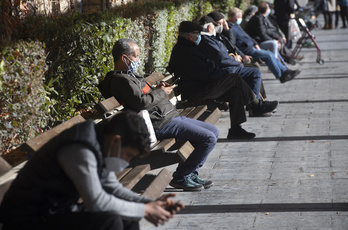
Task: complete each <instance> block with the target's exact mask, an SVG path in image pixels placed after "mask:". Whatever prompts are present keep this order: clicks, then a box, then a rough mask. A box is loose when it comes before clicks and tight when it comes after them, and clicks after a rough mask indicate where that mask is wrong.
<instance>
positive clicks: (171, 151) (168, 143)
mask: <svg viewBox="0 0 348 230" xmlns="http://www.w3.org/2000/svg"><path fill="white" fill-rule="evenodd" d="M146 80H147V81H148V82H149V83H150V84H151V85H157V84H158V82H160V81H165V82H168V83H170V84H171V83H172V82H173V81H174V79H173V76H172V75H167V76H165V75H163V74H162V73H159V72H158V73H154V74H151V75H149V76H148V77H146ZM169 98H170V101H171V102H172V103H173V104H174V105H177V104H178V102H179V101H180V99H181V98H180V94H179V93H178V91H176V90H175V91H173V92H172V94H171V95H169ZM96 109H97V111H99V113H101V114H103V116H104V117H105V119H108V118H109V117H112V116H113V115H115V114H116V113H117V112H119V111H121V110H122V109H123V106H122V105H121V104H120V103H119V102H118V101H117V100H116V99H115V98H114V97H110V98H107V99H106V100H103V101H100V102H99V103H98V105H97V106H96ZM178 111H179V112H180V115H181V116H186V117H189V118H192V119H199V120H202V121H205V122H208V123H211V124H215V123H216V121H217V120H218V119H219V118H220V116H221V111H220V110H219V108H218V107H217V106H215V107H213V109H210V110H208V105H204V104H200V105H196V106H194V105H190V106H189V107H183V106H182V104H181V106H180V108H179V109H178ZM193 150H194V147H193V146H192V144H191V143H190V142H189V141H186V142H184V143H182V142H180V141H176V140H175V138H169V139H165V140H162V141H158V142H157V143H156V144H155V145H154V146H153V147H152V150H151V154H150V155H149V157H146V158H142V159H140V158H137V159H133V160H132V161H131V166H136V165H140V164H150V166H151V169H157V168H162V167H165V166H168V165H171V164H175V163H180V162H183V161H185V160H186V159H187V158H188V157H189V156H190V154H191V153H192V152H193Z"/></svg>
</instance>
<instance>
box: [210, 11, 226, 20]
mask: <svg viewBox="0 0 348 230" xmlns="http://www.w3.org/2000/svg"><path fill="white" fill-rule="evenodd" d="M208 16H209V17H211V18H212V19H213V20H214V21H219V20H220V19H222V18H225V16H224V15H223V14H222V13H220V12H219V11H213V12H211V13H209V14H208Z"/></svg>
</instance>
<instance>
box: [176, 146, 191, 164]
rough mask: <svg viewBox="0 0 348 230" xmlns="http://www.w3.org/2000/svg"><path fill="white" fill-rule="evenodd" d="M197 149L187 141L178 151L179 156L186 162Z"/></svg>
mask: <svg viewBox="0 0 348 230" xmlns="http://www.w3.org/2000/svg"><path fill="white" fill-rule="evenodd" d="M194 149H195V148H194V147H193V146H192V144H191V143H190V142H189V141H186V142H185V143H184V144H183V145H182V146H181V147H180V148H179V149H178V151H177V154H178V156H179V157H180V159H181V160H182V161H183V162H184V161H186V159H187V158H188V157H189V156H190V155H191V153H192V152H193V150H194Z"/></svg>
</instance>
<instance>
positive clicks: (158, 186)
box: [0, 115, 172, 229]
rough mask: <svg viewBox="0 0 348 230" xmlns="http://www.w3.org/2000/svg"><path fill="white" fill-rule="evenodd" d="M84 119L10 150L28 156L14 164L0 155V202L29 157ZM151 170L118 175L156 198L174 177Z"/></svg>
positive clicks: (137, 169)
mask: <svg viewBox="0 0 348 230" xmlns="http://www.w3.org/2000/svg"><path fill="white" fill-rule="evenodd" d="M84 121H85V119H84V118H83V117H82V116H81V115H78V116H76V117H73V118H71V119H69V120H67V121H65V122H64V123H62V124H60V125H58V126H56V127H54V128H52V129H50V130H48V131H46V132H44V133H41V134H39V135H38V136H36V137H35V138H33V139H30V140H28V141H27V142H26V143H24V144H22V145H21V146H19V147H18V148H16V149H15V150H13V151H11V152H10V153H11V154H14V153H15V154H16V153H17V154H21V155H23V156H25V155H26V156H27V157H20V159H19V160H18V159H17V160H16V162H13V165H11V164H9V163H8V162H7V161H6V160H5V159H4V158H3V157H0V204H1V202H2V199H3V197H4V194H5V193H6V191H7V190H8V189H9V187H10V185H11V183H12V181H13V180H14V179H15V178H16V176H17V173H18V171H19V170H20V169H21V168H22V167H23V166H24V165H25V163H26V162H27V159H28V158H30V156H32V154H35V152H36V151H37V150H39V149H40V148H41V147H42V146H43V145H44V144H46V143H47V142H48V141H49V140H51V139H52V138H54V137H55V136H57V135H58V134H60V133H61V132H63V131H64V130H66V129H68V128H70V127H72V126H73V125H75V124H78V123H80V122H84ZM5 157H6V155H5ZM149 171H150V165H139V166H137V167H134V168H127V169H126V170H124V171H123V172H121V173H119V174H117V177H118V179H119V180H120V182H121V183H122V184H123V185H124V186H125V187H127V188H129V189H133V191H135V192H138V193H139V194H140V195H143V196H146V197H149V198H152V199H156V198H157V197H159V196H160V195H161V193H162V192H163V191H164V189H165V188H166V187H167V185H168V184H169V182H170V180H171V178H172V177H171V175H170V173H169V172H168V170H166V169H163V170H161V171H160V172H159V173H158V174H157V175H155V174H151V173H148V172H149ZM0 229H1V223H0Z"/></svg>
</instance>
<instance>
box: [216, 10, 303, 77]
mask: <svg viewBox="0 0 348 230" xmlns="http://www.w3.org/2000/svg"><path fill="white" fill-rule="evenodd" d="M217 13H219V12H217ZM218 18H219V17H218ZM214 20H215V19H214ZM223 20H224V19H219V20H218V22H217V23H219V24H222V23H224V22H223ZM228 21H229V23H228V26H229V28H230V29H232V30H233V32H234V34H235V35H236V45H237V47H238V48H239V49H240V50H242V52H244V53H246V54H247V55H250V56H252V57H253V58H254V59H261V60H262V61H264V62H265V63H266V65H267V66H268V68H269V69H270V70H271V72H272V73H273V75H274V76H275V77H276V78H277V79H279V80H280V82H281V83H284V82H287V81H290V80H292V79H293V78H294V77H296V76H297V75H298V74H299V73H300V70H290V69H288V68H287V67H286V66H284V65H283V64H282V63H281V62H280V61H279V60H278V59H277V58H276V57H275V56H274V55H273V54H272V52H270V51H268V50H263V49H260V47H259V45H258V43H257V42H256V41H255V40H254V39H252V38H251V37H250V36H249V35H248V34H247V33H246V32H245V31H244V30H243V29H242V27H241V26H240V23H241V22H242V11H241V10H240V9H238V8H236V7H233V8H232V9H231V10H230V11H229V12H228Z"/></svg>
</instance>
